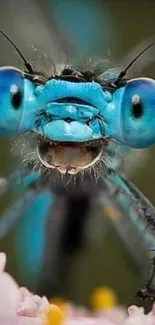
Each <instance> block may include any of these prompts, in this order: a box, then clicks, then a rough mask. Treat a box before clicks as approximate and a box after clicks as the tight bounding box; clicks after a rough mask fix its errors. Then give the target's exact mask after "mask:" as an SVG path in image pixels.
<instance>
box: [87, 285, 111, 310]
mask: <svg viewBox="0 0 155 325" xmlns="http://www.w3.org/2000/svg"><path fill="white" fill-rule="evenodd" d="M90 301H91V306H92V307H93V309H94V310H96V311H101V310H105V309H110V308H113V307H114V306H116V304H117V298H116V295H115V293H114V291H113V290H112V289H110V288H108V287H102V288H96V289H95V290H94V291H93V293H92V295H91V297H90Z"/></svg>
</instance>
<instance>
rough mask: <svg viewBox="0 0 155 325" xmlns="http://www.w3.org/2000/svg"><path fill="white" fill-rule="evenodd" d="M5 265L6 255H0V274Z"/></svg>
mask: <svg viewBox="0 0 155 325" xmlns="http://www.w3.org/2000/svg"><path fill="white" fill-rule="evenodd" d="M5 265H6V255H5V254H4V253H0V273H1V272H3V271H4V269H5Z"/></svg>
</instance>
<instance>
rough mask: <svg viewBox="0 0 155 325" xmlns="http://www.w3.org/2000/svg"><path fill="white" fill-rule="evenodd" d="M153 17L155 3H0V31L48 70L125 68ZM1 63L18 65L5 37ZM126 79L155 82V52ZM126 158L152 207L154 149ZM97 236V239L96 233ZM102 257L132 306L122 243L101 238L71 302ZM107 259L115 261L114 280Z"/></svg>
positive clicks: (2, 165)
mask: <svg viewBox="0 0 155 325" xmlns="http://www.w3.org/2000/svg"><path fill="white" fill-rule="evenodd" d="M154 17H155V2H154V1H152V0H143V1H139V0H126V1H123V0H117V1H116V0H113V1H112V0H96V1H93V0H44V1H41V0H25V1H24V0H5V1H4V3H3V5H1V11H0V29H2V30H3V31H5V32H6V33H7V34H8V35H9V36H10V37H11V38H12V39H13V40H14V41H15V43H16V44H17V45H18V46H19V47H20V49H21V50H22V51H23V53H24V54H25V56H26V57H27V59H28V60H30V61H31V62H32V63H33V64H34V65H35V64H36V65H37V67H41V68H45V69H48V68H49V63H50V59H51V58H52V60H54V61H55V62H56V63H57V64H58V63H63V62H65V63H69V62H81V61H82V62H86V61H87V60H88V59H90V58H92V57H93V58H96V60H98V59H100V58H104V57H105V58H108V60H110V61H111V62H112V65H113V66H114V65H115V64H118V65H124V64H125V62H128V60H129V59H130V58H131V57H132V55H133V54H135V53H137V52H136V51H137V49H138V48H139V45H140V44H141V43H143V42H145V41H147V40H148V39H149V38H150V37H155V24H154ZM140 46H141V45H140ZM0 65H13V66H16V67H20V68H21V67H22V62H21V60H20V58H19V57H18V55H17V54H16V53H15V51H14V50H13V49H12V47H11V46H10V45H9V44H8V43H7V41H5V40H4V39H3V37H0ZM130 74H131V76H139V75H145V76H150V77H155V49H153V50H152V52H149V53H147V54H146V55H145V56H144V57H142V58H141V59H140V60H139V61H138V62H137V63H136V65H135V66H134V68H133V69H132V70H131V72H130ZM0 148H1V149H0V175H4V174H5V173H8V172H9V169H10V168H12V162H11V154H10V143H9V141H6V140H0ZM130 158H131V161H132V167H130V169H128V167H127V166H125V172H126V174H127V175H128V177H129V178H130V179H131V180H133V181H134V182H135V184H136V185H137V186H138V187H139V188H140V189H141V190H142V191H143V193H144V194H145V195H146V196H147V198H149V199H150V200H151V202H152V203H153V204H155V191H154V188H155V186H154V183H155V172H154V162H155V149H154V148H151V149H149V150H143V151H136V152H135V151H133V153H132V154H131V157H130ZM128 166H129V164H128ZM10 200H11V197H8V196H6V197H5V198H4V199H3V200H0V210H1V211H3V209H4V208H5V207H6V205H7V204H8V203H9V201H10ZM92 231H93V230H92ZM11 236H12V235H11V234H10V235H8V236H7V238H5V240H3V242H2V243H1V247H0V250H1V251H2V250H5V251H6V252H7V253H8V255H9V261H8V269H9V271H10V272H11V273H12V274H14V276H15V277H16V278H17V279H18V278H19V279H20V275H19V274H18V272H17V270H16V265H15V252H13V251H12V250H11ZM99 236H100V237H101V238H102V234H100V235H99ZM105 250H106V253H105ZM105 254H106V255H107V256H108V261H109V263H108V264H107V268H108V273H109V279H110V284H111V285H112V287H113V288H114V289H115V290H116V291H117V292H119V302H120V303H126V304H128V303H131V302H133V299H134V298H133V293H134V290H135V288H136V286H137V283H138V280H137V274H135V272H134V269H132V267H130V265H129V264H128V262H127V261H126V257H125V256H124V253H122V252H121V249H120V244H119V245H118V247H117V245H116V243H115V241H111V245H110V247H109V245H108V247H107V246H106V248H105V245H104V247H103V246H102V239H101V241H100V243H99V245H94V247H92V248H91V249H89V251H88V252H85V253H84V254H83V253H82V252H80V253H79V255H78V256H77V260H76V262H75V266H74V270H73V274H72V277H71V286H70V287H71V289H70V296H69V298H70V299H72V300H74V301H75V302H77V303H79V304H88V301H89V298H88V297H89V296H90V293H91V291H92V290H93V288H95V287H98V286H102V285H104V284H105V283H104V265H105V259H104V258H103V256H105ZM113 257H115V260H117V271H116V272H115V274H114V272H113V270H114V268H115V261H114V263H113V262H111V261H113ZM106 263H107V262H106ZM86 278H87V281H86ZM108 281H109V280H108ZM21 282H22V281H21ZM107 283H109V282H107Z"/></svg>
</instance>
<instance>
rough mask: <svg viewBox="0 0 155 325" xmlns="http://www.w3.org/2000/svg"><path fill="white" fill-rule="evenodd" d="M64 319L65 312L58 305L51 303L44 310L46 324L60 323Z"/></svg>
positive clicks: (54, 324) (57, 324) (58, 324)
mask: <svg viewBox="0 0 155 325" xmlns="http://www.w3.org/2000/svg"><path fill="white" fill-rule="evenodd" d="M63 320H64V314H63V312H62V311H61V309H60V308H59V307H58V306H56V305H50V306H49V307H48V309H47V310H46V311H45V312H44V325H60V324H61V323H62V322H63Z"/></svg>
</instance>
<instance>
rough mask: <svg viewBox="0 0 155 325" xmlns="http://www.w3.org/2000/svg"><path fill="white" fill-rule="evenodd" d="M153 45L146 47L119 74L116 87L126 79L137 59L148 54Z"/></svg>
mask: <svg viewBox="0 0 155 325" xmlns="http://www.w3.org/2000/svg"><path fill="white" fill-rule="evenodd" d="M153 45H155V42H154V43H151V44H149V45H148V46H147V47H145V48H144V49H143V50H142V51H141V52H140V53H138V54H137V55H136V56H135V58H134V59H133V60H132V61H131V62H130V63H129V64H128V65H127V66H126V68H124V70H122V71H121V72H120V74H119V76H118V77H117V79H116V80H115V82H114V85H115V86H117V85H118V84H119V82H120V81H121V80H122V79H123V78H124V77H125V75H126V73H127V71H128V70H129V69H130V68H131V66H132V65H133V64H134V63H135V62H136V61H137V59H138V58H139V57H140V56H141V55H142V54H143V53H144V52H146V51H147V50H148V49H149V48H150V47H152V46H153Z"/></svg>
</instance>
